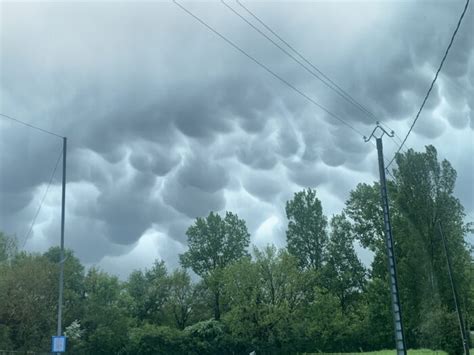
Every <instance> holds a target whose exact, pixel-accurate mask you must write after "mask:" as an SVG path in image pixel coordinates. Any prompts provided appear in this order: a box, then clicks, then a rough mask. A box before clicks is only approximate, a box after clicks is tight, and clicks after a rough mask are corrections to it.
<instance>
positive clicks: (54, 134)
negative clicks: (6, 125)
mask: <svg viewBox="0 0 474 355" xmlns="http://www.w3.org/2000/svg"><path fill="white" fill-rule="evenodd" d="M0 116H2V117H5V118H8V119H10V120H12V121H15V122H17V123H20V124H22V125H24V126H27V127H30V128H33V129H37V130H38V131H41V132H43V133H47V134H51V135H53V136H56V137H59V138H63V136H60V135H59V134H56V133H54V132H51V131H48V130H46V129H43V128H40V127H37V126H34V125H32V124H30V123H26V122H23V121H21V120H19V119H17V118H13V117H10V116H7V115H4V114H3V113H0Z"/></svg>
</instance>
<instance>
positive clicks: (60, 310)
mask: <svg viewBox="0 0 474 355" xmlns="http://www.w3.org/2000/svg"><path fill="white" fill-rule="evenodd" d="M66 151H67V138H66V137H63V183H62V185H63V186H62V200H61V249H60V253H59V300H58V329H57V335H58V336H61V335H62V332H63V330H62V315H63V289H64V218H65V208H66Z"/></svg>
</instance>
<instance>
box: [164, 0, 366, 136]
mask: <svg viewBox="0 0 474 355" xmlns="http://www.w3.org/2000/svg"><path fill="white" fill-rule="evenodd" d="M173 3H174V4H175V5H177V6H178V7H180V8H181V9H182V10H183V11H184V12H186V13H187V14H188V15H190V16H191V17H193V18H194V19H195V20H196V21H198V22H199V23H201V24H202V25H203V26H205V27H206V28H207V29H208V30H209V31H211V32H213V33H214V34H216V35H217V36H219V37H220V38H221V39H223V40H224V41H225V42H227V43H228V44H229V45H231V46H232V47H234V48H235V49H236V50H238V51H239V52H240V53H242V54H243V55H245V56H246V57H247V58H249V59H250V60H251V61H253V62H254V63H255V64H257V65H258V66H260V67H261V68H263V69H264V70H265V71H267V72H268V73H270V74H271V75H272V76H274V77H275V78H277V79H278V80H280V81H281V82H282V83H283V84H285V85H286V86H288V87H289V88H290V89H292V90H294V91H295V92H297V93H298V94H299V95H301V96H302V97H304V98H305V99H306V100H308V101H309V102H311V103H312V104H313V105H315V106H317V107H319V108H320V109H321V110H323V111H324V112H326V113H327V114H328V115H329V116H331V117H333V118H335V119H336V120H338V121H340V122H341V123H342V124H344V125H346V126H347V127H349V128H350V129H352V130H353V131H354V132H356V133H357V134H358V135H360V136H362V137H363V136H364V135H363V133H362V132H361V131H359V130H358V129H357V128H355V127H354V126H353V125H351V124H350V123H348V122H347V121H345V120H344V119H342V118H341V117H339V116H338V115H336V114H335V113H333V112H331V111H330V110H329V109H327V108H326V107H324V106H323V105H321V104H320V103H318V102H317V101H315V100H314V99H312V98H311V97H309V96H308V95H307V94H305V93H304V92H302V91H301V90H300V89H298V88H297V87H295V86H294V85H293V84H291V83H290V82H288V81H287V80H286V79H284V78H283V77H281V76H280V75H278V74H277V73H275V72H274V71H273V70H271V69H270V68H269V67H268V66H266V65H265V64H263V63H262V62H260V61H259V60H258V59H256V58H255V57H253V56H251V55H250V54H248V53H247V52H246V51H244V50H243V49H242V48H240V47H239V46H238V45H237V44H235V43H234V42H233V41H231V40H230V39H228V38H227V37H225V36H224V35H223V34H221V33H219V32H218V31H217V30H215V29H214V28H213V27H211V26H210V25H209V24H207V23H206V22H205V21H204V20H202V19H201V18H199V17H198V16H197V15H195V14H193V13H192V12H191V11H189V10H188V9H187V8H186V7H184V6H183V5H182V4H180V3H178V2H177V1H176V0H173Z"/></svg>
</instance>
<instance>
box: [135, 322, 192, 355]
mask: <svg viewBox="0 0 474 355" xmlns="http://www.w3.org/2000/svg"><path fill="white" fill-rule="evenodd" d="M185 351H186V347H185V343H184V335H183V334H182V333H181V332H180V331H179V330H177V329H173V328H170V327H163V326H156V325H153V324H144V325H143V326H141V327H139V328H133V329H131V331H130V338H129V342H128V344H127V353H129V354H137V355H148V354H149V355H152V354H157V355H159V354H163V355H168V354H169V355H180V354H184V353H185Z"/></svg>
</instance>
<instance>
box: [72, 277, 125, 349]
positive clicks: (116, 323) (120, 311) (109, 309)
mask: <svg viewBox="0 0 474 355" xmlns="http://www.w3.org/2000/svg"><path fill="white" fill-rule="evenodd" d="M84 285H85V302H86V305H87V307H85V312H84V316H83V319H82V324H83V326H84V329H85V332H84V340H85V341H84V347H83V348H81V349H80V350H81V351H83V352H84V353H87V354H90V353H94V354H114V353H117V352H118V351H120V350H121V349H123V348H125V345H126V342H127V334H128V329H129V328H130V325H131V324H132V323H131V320H130V319H129V318H128V317H127V312H126V309H125V307H124V303H123V301H122V298H121V295H122V293H123V286H122V284H121V283H120V282H119V280H118V279H117V278H116V277H114V276H110V275H108V274H106V273H105V272H102V271H99V270H97V269H95V268H92V269H90V270H89V271H88V273H87V275H86V277H85V280H84Z"/></svg>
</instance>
